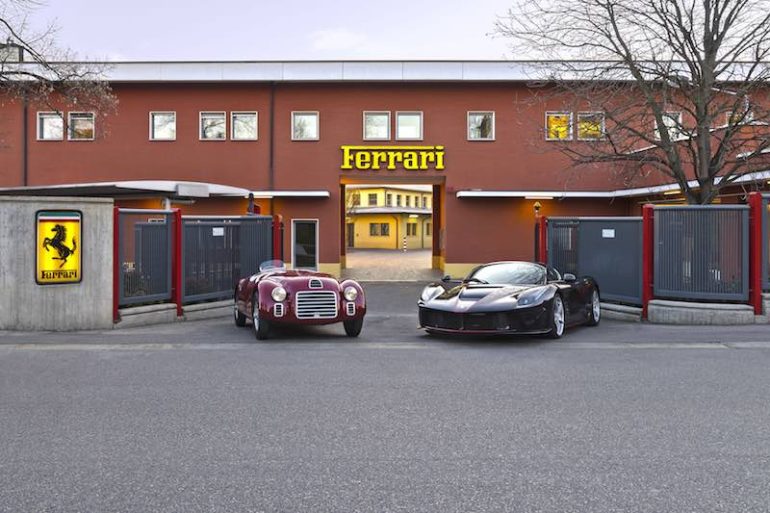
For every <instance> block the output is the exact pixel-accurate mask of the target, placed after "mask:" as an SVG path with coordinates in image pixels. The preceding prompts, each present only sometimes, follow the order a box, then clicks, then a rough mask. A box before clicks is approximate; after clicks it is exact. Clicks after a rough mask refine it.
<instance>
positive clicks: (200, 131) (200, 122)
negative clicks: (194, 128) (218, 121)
mask: <svg viewBox="0 0 770 513" xmlns="http://www.w3.org/2000/svg"><path fill="white" fill-rule="evenodd" d="M205 114H216V115H221V116H222V120H223V121H224V123H225V130H224V132H223V136H222V137H221V138H219V139H207V138H205V137H203V116H204V115H205ZM198 140H199V141H205V142H209V141H218V142H221V141H226V140H227V111H226V110H202V111H199V112H198Z"/></svg>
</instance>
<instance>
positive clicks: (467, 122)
mask: <svg viewBox="0 0 770 513" xmlns="http://www.w3.org/2000/svg"><path fill="white" fill-rule="evenodd" d="M474 114H492V136H491V137H487V138H484V137H482V138H478V139H474V138H472V137H471V115H474ZM495 117H496V116H495V111H493V110H469V111H467V113H466V115H465V128H466V137H467V140H468V141H470V142H490V141H494V140H495V135H496V133H495V130H496V129H497V127H496V124H497V120H496V119H495Z"/></svg>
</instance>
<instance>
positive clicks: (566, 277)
mask: <svg viewBox="0 0 770 513" xmlns="http://www.w3.org/2000/svg"><path fill="white" fill-rule="evenodd" d="M562 278H564V281H566V282H567V283H572V282H575V281H577V278H576V277H575V275H574V274H572V273H564V276H562Z"/></svg>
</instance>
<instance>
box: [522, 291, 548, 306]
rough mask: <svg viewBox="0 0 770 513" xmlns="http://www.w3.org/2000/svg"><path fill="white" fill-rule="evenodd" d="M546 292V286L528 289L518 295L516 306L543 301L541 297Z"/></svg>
mask: <svg viewBox="0 0 770 513" xmlns="http://www.w3.org/2000/svg"><path fill="white" fill-rule="evenodd" d="M547 292H548V288H547V287H543V288H541V289H534V290H528V291H526V292H524V293H523V294H521V295H520V296H519V300H518V301H517V305H518V306H532V305H536V304H538V303H542V302H543V298H544V297H545V295H546V293H547Z"/></svg>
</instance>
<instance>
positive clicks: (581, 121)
mask: <svg viewBox="0 0 770 513" xmlns="http://www.w3.org/2000/svg"><path fill="white" fill-rule="evenodd" d="M577 125H578V140H580V141H598V140H600V139H604V113H603V112H578V115H577Z"/></svg>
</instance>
